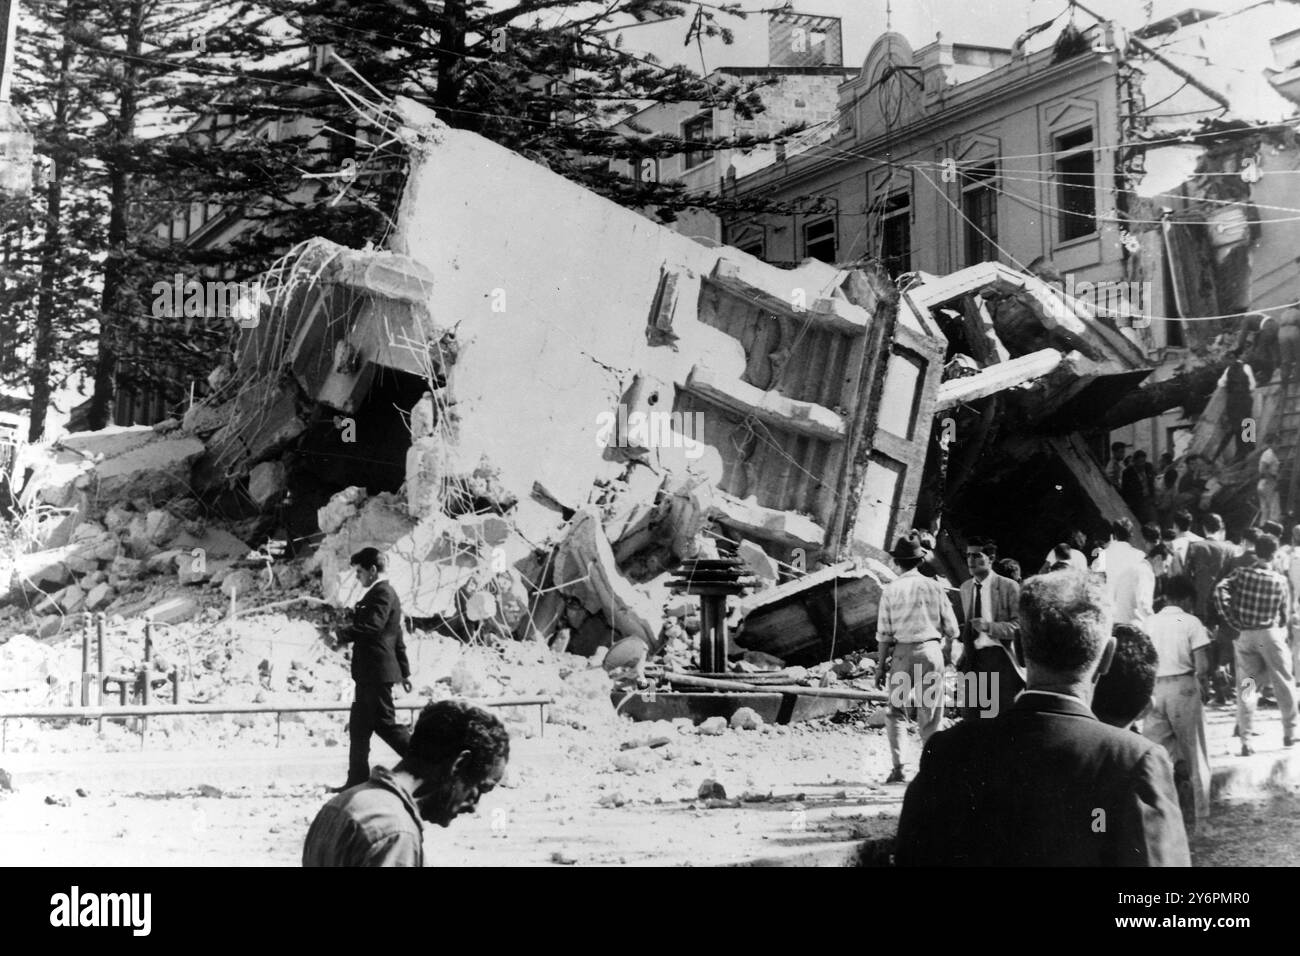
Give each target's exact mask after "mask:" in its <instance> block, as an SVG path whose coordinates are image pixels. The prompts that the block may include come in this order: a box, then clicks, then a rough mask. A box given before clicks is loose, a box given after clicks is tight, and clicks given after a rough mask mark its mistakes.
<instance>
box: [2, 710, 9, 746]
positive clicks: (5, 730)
mask: <svg viewBox="0 0 1300 956" xmlns="http://www.w3.org/2000/svg"><path fill="white" fill-rule="evenodd" d="M8 746H9V718H7V717H6V718H5V719H4V720H0V754H2V753H4V752H5V750H6V749H7V748H8Z"/></svg>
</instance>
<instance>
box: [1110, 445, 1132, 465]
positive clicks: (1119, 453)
mask: <svg viewBox="0 0 1300 956" xmlns="http://www.w3.org/2000/svg"><path fill="white" fill-rule="evenodd" d="M1127 447H1128V446H1127V445H1125V444H1124V443H1123V442H1122V441H1113V442H1111V443H1110V457H1111V458H1113V459H1115V460H1116V461H1120V460H1122V459H1123V458H1124V449H1125V448H1127Z"/></svg>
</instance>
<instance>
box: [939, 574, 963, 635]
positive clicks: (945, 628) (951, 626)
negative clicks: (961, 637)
mask: <svg viewBox="0 0 1300 956" xmlns="http://www.w3.org/2000/svg"><path fill="white" fill-rule="evenodd" d="M939 630H940V631H941V632H942V633H943V636H944V637H949V638H954V637H956V636H957V634H958V633H959V631H960V629H959V628H958V627H957V615H956V614H954V613H953V612H952V602H951V601H949V600H948V592H947V591H945V590H944V589H943V586H942V585H940V586H939Z"/></svg>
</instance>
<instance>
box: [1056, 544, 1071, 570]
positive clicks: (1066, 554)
mask: <svg viewBox="0 0 1300 956" xmlns="http://www.w3.org/2000/svg"><path fill="white" fill-rule="evenodd" d="M1052 558H1053V560H1056V561H1064V562H1065V563H1067V564H1069V562H1070V546H1069V544H1067V543H1066V542H1064V541H1062V542H1061V543H1060V544H1058V545H1057V546H1056V547H1054V548H1053V549H1052Z"/></svg>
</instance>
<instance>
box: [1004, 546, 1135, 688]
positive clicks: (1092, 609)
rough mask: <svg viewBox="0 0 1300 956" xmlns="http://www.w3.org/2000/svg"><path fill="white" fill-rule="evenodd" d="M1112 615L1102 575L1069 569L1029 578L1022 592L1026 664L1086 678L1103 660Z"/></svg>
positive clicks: (1022, 622)
mask: <svg viewBox="0 0 1300 956" xmlns="http://www.w3.org/2000/svg"><path fill="white" fill-rule="evenodd" d="M1112 614H1113V611H1112V608H1111V602H1110V598H1109V597H1107V595H1106V587H1105V584H1104V583H1103V581H1102V578H1101V577H1100V576H1099V575H1095V574H1091V573H1089V572H1087V571H1076V570H1070V571H1053V572H1050V573H1048V574H1040V575H1038V576H1037V577H1033V578H1030V579H1029V580H1028V581H1026V582H1025V583H1024V585H1023V587H1021V589H1020V628H1021V643H1022V645H1023V646H1024V652H1025V660H1027V661H1032V662H1033V663H1035V664H1039V665H1041V666H1043V667H1045V668H1047V669H1049V670H1051V671H1054V672H1056V673H1061V674H1070V673H1073V674H1082V673H1084V672H1085V671H1087V670H1088V669H1089V668H1090V667H1092V666H1093V665H1095V664H1096V663H1097V659H1098V658H1100V657H1101V651H1102V648H1103V647H1105V644H1106V638H1108V637H1109V636H1110V625H1111V617H1112Z"/></svg>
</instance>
